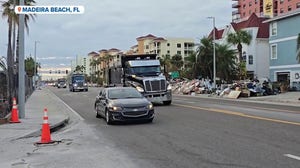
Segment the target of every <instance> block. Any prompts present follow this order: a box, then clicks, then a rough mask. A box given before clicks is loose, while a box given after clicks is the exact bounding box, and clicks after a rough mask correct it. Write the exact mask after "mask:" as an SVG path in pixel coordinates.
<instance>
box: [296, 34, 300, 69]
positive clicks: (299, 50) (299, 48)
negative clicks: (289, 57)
mask: <svg viewBox="0 0 300 168" xmlns="http://www.w3.org/2000/svg"><path fill="white" fill-rule="evenodd" d="M296 59H297V60H298V63H300V33H299V34H298V39H297V57H296Z"/></svg>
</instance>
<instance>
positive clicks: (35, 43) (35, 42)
mask: <svg viewBox="0 0 300 168" xmlns="http://www.w3.org/2000/svg"><path fill="white" fill-rule="evenodd" d="M38 42H39V41H34V72H33V73H34V87H35V88H36V85H37V83H36V65H37V64H36V45H37V43H38Z"/></svg>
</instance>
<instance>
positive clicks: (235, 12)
mask: <svg viewBox="0 0 300 168" xmlns="http://www.w3.org/2000/svg"><path fill="white" fill-rule="evenodd" d="M237 14H240V12H239V11H238V10H236V11H232V15H237Z"/></svg>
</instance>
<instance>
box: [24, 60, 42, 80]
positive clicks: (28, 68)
mask: <svg viewBox="0 0 300 168" xmlns="http://www.w3.org/2000/svg"><path fill="white" fill-rule="evenodd" d="M34 65H35V66H36V68H34ZM38 66H39V64H37V63H35V61H34V59H33V58H32V57H29V58H26V59H25V72H26V74H27V75H28V76H29V77H33V76H34V70H37V67H38Z"/></svg>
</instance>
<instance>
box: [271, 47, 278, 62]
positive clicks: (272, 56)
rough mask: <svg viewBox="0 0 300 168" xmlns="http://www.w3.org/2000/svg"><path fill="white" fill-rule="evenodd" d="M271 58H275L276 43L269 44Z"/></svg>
mask: <svg viewBox="0 0 300 168" xmlns="http://www.w3.org/2000/svg"><path fill="white" fill-rule="evenodd" d="M271 59H277V45H276V44H273V45H271Z"/></svg>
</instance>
